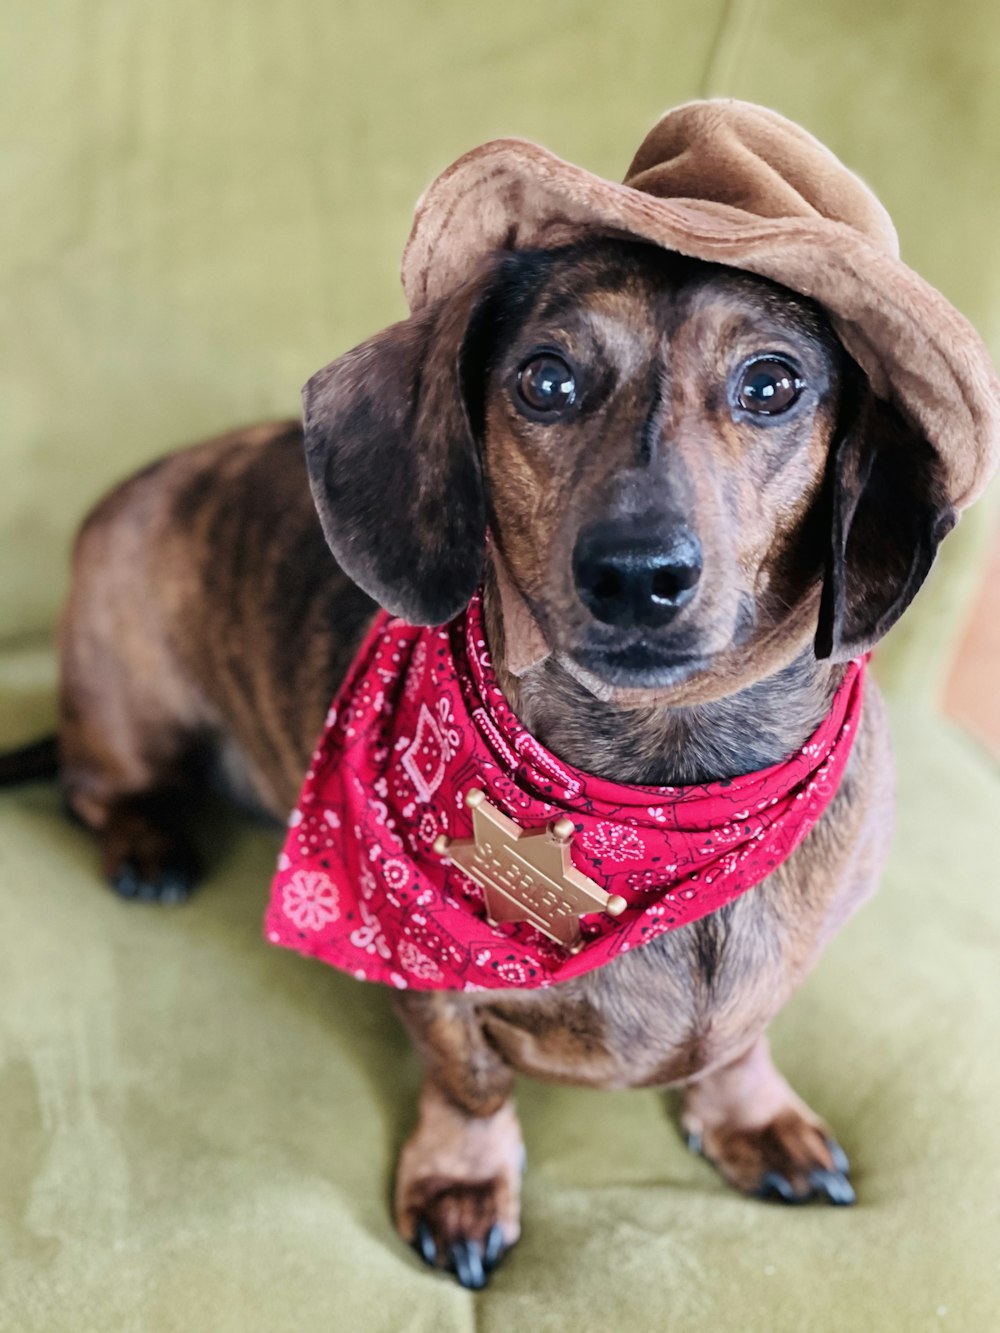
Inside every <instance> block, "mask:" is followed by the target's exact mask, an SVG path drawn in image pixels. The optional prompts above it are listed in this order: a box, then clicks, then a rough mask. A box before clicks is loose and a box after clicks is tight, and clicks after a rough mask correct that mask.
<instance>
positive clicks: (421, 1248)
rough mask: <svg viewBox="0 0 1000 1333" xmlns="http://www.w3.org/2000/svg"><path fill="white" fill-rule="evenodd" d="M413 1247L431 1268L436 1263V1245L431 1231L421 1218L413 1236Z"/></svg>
mask: <svg viewBox="0 0 1000 1333" xmlns="http://www.w3.org/2000/svg"><path fill="white" fill-rule="evenodd" d="M413 1248H414V1249H415V1250H416V1252H417V1254H419V1255H420V1257H421V1259H423V1261H424V1263H425V1264H428V1265H429V1266H430V1267H431V1268H433V1267H434V1265H435V1264H436V1263H437V1245H436V1244H435V1242H434V1234H433V1232H432V1231H431V1229H430V1227H429V1226H428V1225H427V1223H426V1222H425V1221H424V1220H423V1218H421V1219H420V1221H419V1222H418V1223H417V1234H416V1235H415V1236H414V1238H413Z"/></svg>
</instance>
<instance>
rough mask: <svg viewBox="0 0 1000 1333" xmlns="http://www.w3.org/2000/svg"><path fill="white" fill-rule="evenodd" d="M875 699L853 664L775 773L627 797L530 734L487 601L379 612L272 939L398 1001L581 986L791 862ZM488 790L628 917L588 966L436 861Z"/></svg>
mask: <svg viewBox="0 0 1000 1333" xmlns="http://www.w3.org/2000/svg"><path fill="white" fill-rule="evenodd" d="M863 685H864V663H863V662H851V663H850V664H849V665H848V667H847V670H846V674H845V676H844V679H843V681H842V683H841V685H840V686H839V688H838V690H837V693H836V696H835V698H834V701H833V704H832V707H831V709H830V712H829V713H828V715H827V716H826V717H825V718H824V719H823V721H822V722H821V724H820V725H819V727H818V728H817V730H816V732H815V734H814V735H813V736H812V737H811V738H810V739H809V740H808V741H807V742H806V744H805V745H803V746H802V748H801V749H799V750H797V751H796V752H795V753H794V754H792V755H791V756H789V757H788V758H787V759H785V760H783V761H782V762H781V763H778V764H775V765H773V766H772V767H770V768H766V769H762V770H761V771H760V772H758V773H750V774H748V775H746V776H745V777H738V778H733V779H732V780H730V781H726V782H714V783H707V784H702V785H696V786H687V787H643V786H624V785H621V784H619V783H615V782H609V781H607V780H606V779H604V778H598V777H593V776H591V775H589V774H586V773H581V772H579V771H578V770H576V769H574V768H571V767H569V765H567V764H564V763H563V762H562V761H561V760H559V759H557V758H556V756H555V755H553V754H551V753H550V752H549V751H548V750H546V749H545V748H544V746H542V745H540V744H539V742H538V741H537V740H535V738H534V737H533V736H532V735H531V734H530V733H529V732H528V731H526V730H525V728H524V727H523V726H522V725H521V723H520V722H519V721H518V719H517V718H516V716H515V715H514V713H513V712H512V710H511V708H510V706H509V705H508V703H507V701H506V699H505V698H504V696H503V693H502V691H501V690H500V687H499V685H498V684H497V681H496V678H495V676H494V674H493V670H492V666H491V663H490V657H489V652H488V650H487V647H486V640H485V636H484V633H483V625H482V606H481V600H480V597H479V595H478V594H477V596H476V597H475V598H473V600H472V602H471V603H470V605H469V607H468V609H467V610H466V611H465V612H464V613H463V614H462V615H460V616H458V617H457V618H456V619H455V620H453V621H452V622H451V623H450V624H448V625H445V626H443V627H440V628H421V627H417V626H413V625H409V624H407V623H406V622H405V621H402V620H399V619H397V618H395V617H391V616H389V615H387V614H386V613H384V612H383V613H381V614H379V615H378V616H377V617H376V619H375V621H374V623H373V625H372V627H371V629H370V631H369V633H368V635H367V637H366V639H365V642H364V644H363V645H362V647H361V649H360V651H359V653H358V655H357V657H356V658H355V661H354V663H353V665H352V667H351V670H350V672H349V673H348V676H347V678H346V679H345V681H344V683H343V685H342V687H341V689H340V691H339V692H338V695H337V698H336V699H335V701H334V704H333V706H332V708H331V709H330V712H329V715H328V716H327V720H326V727H325V730H324V733H323V736H322V738H321V740H320V743H319V746H318V748H317V750H316V753H315V754H314V756H313V759H312V762H311V764H310V767H309V771H308V773H307V774H306V779H305V785H304V786H303V788H302V794H301V796H300V798H299V803H298V805H297V807H296V809H295V810H294V811H293V813H292V816H291V819H290V820H289V825H288V832H287V836H286V839H285V844H284V849H283V851H282V853H281V856H280V858H279V861H278V870H277V874H276V875H275V879H274V883H273V887H272V892H271V902H270V906H269V909H268V913H267V920H266V926H265V929H266V933H267V937H268V939H270V940H271V941H272V942H273V943H275V944H280V945H284V946H285V947H287V948H291V949H297V950H298V951H299V952H300V953H303V954H307V955H311V956H312V957H315V958H319V959H321V960H322V961H323V962H325V963H330V964H331V965H332V966H334V967H339V968H341V969H343V970H344V971H347V972H350V973H351V974H352V975H354V976H355V977H358V978H359V979H361V980H364V981H379V982H386V983H389V984H391V985H393V986H397V987H400V988H406V987H412V988H415V989H418V990H480V989H491V990H492V989H504V988H511V987H514V988H529V989H530V988H533V987H543V986H549V985H551V984H552V983H553V982H557V981H566V980H568V979H569V978H571V977H575V976H579V975H580V974H581V973H584V972H587V971H590V970H591V969H592V968H595V967H600V966H602V965H603V964H604V963H608V962H610V961H611V960H612V959H613V958H615V957H617V956H618V955H619V954H621V953H624V952H625V951H626V950H629V949H634V948H637V947H639V946H640V945H643V944H646V943H648V942H649V941H650V940H652V939H655V938H656V937H657V936H658V935H661V934H663V933H664V932H665V931H668V930H677V929H678V928H679V927H681V926H686V925H689V924H690V923H691V922H692V921H697V920H698V919H699V918H700V917H703V916H706V915H707V914H708V913H709V912H714V911H716V910H717V909H718V908H720V907H722V906H724V905H725V904H726V903H730V902H732V901H733V900H734V899H735V898H738V897H739V896H740V895H741V894H743V893H746V892H747V891H748V890H749V889H752V888H753V887H754V886H755V885H756V884H759V883H760V881H761V880H763V879H764V878H766V876H767V875H769V874H770V873H771V872H772V871H773V870H774V869H775V868H776V867H777V866H779V865H780V864H781V863H782V862H783V861H784V860H785V859H786V858H787V857H788V856H790V855H791V853H792V852H793V851H794V850H795V848H796V847H798V845H799V844H800V843H801V842H802V840H803V839H804V838H805V836H806V835H807V834H808V832H809V831H810V829H811V828H812V827H813V826H814V825H815V823H816V821H817V820H818V819H819V817H820V816H821V815H822V813H823V811H824V810H825V809H826V807H827V805H828V804H829V802H830V800H831V799H832V797H833V795H834V792H835V791H836V790H837V786H838V784H839V782H840V779H841V776H842V775H843V772H844V769H845V767H846V765H847V761H848V758H849V755H850V751H851V745H852V742H853V739H854V735H855V732H856V730H857V725H858V720H859V718H860V714H861V704H862V693H863ZM475 788H477V789H479V790H480V791H482V792H483V793H484V794H485V797H486V799H487V800H488V802H489V803H490V804H491V805H492V806H494V807H496V808H497V809H498V810H500V811H501V812H502V813H503V814H504V815H506V816H508V817H509V819H511V820H513V821H514V823H515V824H516V825H517V826H518V827H519V828H520V829H522V830H526V831H528V832H529V833H533V832H536V831H538V830H543V829H545V828H546V827H551V826H552V825H553V823H554V822H555V821H558V820H560V819H563V818H568V819H570V820H572V823H573V827H574V829H575V832H574V834H573V836H572V839H571V842H570V856H571V859H572V865H573V866H574V867H575V868H576V869H577V870H578V871H581V872H582V873H583V874H584V875H586V876H588V877H589V878H590V879H592V880H594V881H596V883H597V884H598V885H599V886H601V887H602V888H604V889H606V890H607V892H608V893H610V894H615V895H618V896H620V897H621V898H622V899H624V900H625V904H626V906H625V908H624V910H623V911H621V913H620V915H618V916H616V917H614V918H612V917H611V916H610V915H608V914H607V913H606V912H603V911H595V912H592V913H590V914H589V915H586V916H583V917H582V919H581V930H582V941H581V947H579V949H578V951H576V952H571V951H570V950H569V949H567V948H566V947H564V946H563V945H560V944H559V943H557V942H555V941H553V940H551V939H549V938H548V937H547V936H546V935H544V934H543V933H542V932H541V931H540V930H538V929H537V928H536V927H535V926H533V925H531V924H529V923H528V922H526V921H515V922H510V921H507V922H505V923H504V924H500V925H493V924H491V923H490V921H489V920H488V919H487V914H486V910H485V902H484V893H483V890H482V889H481V888H480V887H479V885H478V884H476V883H474V882H473V880H471V879H470V878H468V877H467V876H466V875H465V874H464V873H463V872H462V870H461V869H460V868H459V866H458V865H457V864H455V863H454V862H453V861H451V860H450V859H449V858H448V855H447V852H442V850H441V848H442V841H441V835H445V837H446V838H448V839H452V840H455V839H468V838H470V837H471V835H472V831H473V822H472V812H471V811H470V810H469V809H468V807H467V805H466V802H465V797H466V795H467V793H468V792H469V791H470V790H472V789H475ZM567 827H568V826H567ZM435 844H437V848H435ZM618 906H619V907H620V906H621V904H618Z"/></svg>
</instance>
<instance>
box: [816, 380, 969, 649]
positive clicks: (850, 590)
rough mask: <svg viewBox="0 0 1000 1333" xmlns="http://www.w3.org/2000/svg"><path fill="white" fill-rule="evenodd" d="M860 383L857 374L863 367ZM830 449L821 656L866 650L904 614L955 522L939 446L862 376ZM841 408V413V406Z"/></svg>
mask: <svg viewBox="0 0 1000 1333" xmlns="http://www.w3.org/2000/svg"><path fill="white" fill-rule="evenodd" d="M858 379H859V381H860V379H861V376H860V372H859V375H858ZM847 397H848V400H849V402H850V403H851V406H850V409H849V417H850V419H849V420H848V421H847V422H846V424H845V425H844V427H843V429H842V430H841V431H840V433H839V438H838V439H837V441H836V443H835V445H834V448H833V450H832V452H831V456H830V465H829V473H828V478H827V495H828V501H829V524H830V545H829V548H828V552H827V560H826V571H825V576H824V579H823V592H822V598H821V601H820V612H819V624H818V627H817V631H816V656H817V657H820V658H830V659H831V660H833V661H835V662H845V661H847V660H848V659H849V658H852V657H857V656H858V655H859V654H861V653H863V652H866V651H867V650H868V649H869V648H871V647H872V646H873V645H874V644H875V643H877V642H878V640H879V639H881V638H882V636H883V635H884V634H886V633H887V632H888V631H889V630H890V629H891V628H892V626H893V625H894V624H895V623H896V621H897V620H898V619H899V617H900V616H901V615H902V614H903V612H904V611H905V610H906V608H907V607H908V606H909V604H910V602H911V601H912V600H913V598H914V596H915V595H916V593H917V591H918V589H919V588H920V585H921V584H922V583H923V581H924V579H925V578H926V577H927V575H928V573H929V572H930V568H931V565H932V564H933V563H934V557H935V555H936V554H937V548H938V546H939V544H940V543H941V541H942V540H943V539H944V538H945V537H946V536H947V535H948V533H949V532H950V531H951V529H952V528H953V527H954V525H955V520H956V513H955V509H954V507H953V506H952V504H951V503H950V501H949V499H948V493H947V488H946V485H945V481H944V469H943V467H942V465H941V461H940V459H939V457H938V455H937V453H936V452H935V450H934V449H933V447H932V446H931V445H930V444H929V443H928V441H927V440H926V439H924V437H923V435H921V434H920V432H919V431H918V430H917V429H916V428H915V427H912V426H910V425H908V424H907V423H906V422H905V421H904V420H903V418H902V417H901V416H900V414H899V413H898V412H897V411H896V409H895V408H894V407H893V406H892V405H891V404H889V403H887V402H884V401H883V400H882V399H879V398H876V397H875V395H874V394H873V393H872V391H871V389H870V388H869V387H868V385H867V381H864V385H863V387H862V385H861V384H860V383H856V384H854V385H853V386H849V388H848V393H847ZM842 415H844V414H842Z"/></svg>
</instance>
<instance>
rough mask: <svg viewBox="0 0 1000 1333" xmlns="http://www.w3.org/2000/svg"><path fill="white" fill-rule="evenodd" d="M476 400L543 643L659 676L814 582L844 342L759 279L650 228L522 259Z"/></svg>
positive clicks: (613, 670) (659, 683)
mask: <svg viewBox="0 0 1000 1333" xmlns="http://www.w3.org/2000/svg"><path fill="white" fill-rule="evenodd" d="M519 270H520V271H519V272H518V274H517V280H516V281H515V282H513V283H511V282H508V283H507V284H506V286H504V287H501V289H500V294H499V296H498V297H497V298H496V300H495V303H494V310H493V316H494V320H495V324H496V333H495V337H494V343H493V347H492V348H491V349H490V355H489V357H488V369H487V372H486V375H485V385H484V388H483V399H482V409H481V411H482V419H483V427H484V429H483V430H482V441H483V443H482V449H483V459H484V466H485V472H486V480H487V487H486V490H487V496H488V503H489V507H490V524H491V527H492V529H493V533H494V536H495V538H496V541H497V544H498V546H499V548H500V551H501V552H502V555H503V558H504V560H505V562H506V564H507V567H508V570H509V572H510V574H511V576H512V578H513V580H514V583H515V584H516V586H517V587H518V589H519V590H520V592H521V593H522V595H523V597H524V598H525V600H526V601H527V603H528V605H529V607H530V609H531V611H532V613H533V615H534V617H535V619H536V620H537V622H538V624H539V626H540V627H541V629H542V631H543V634H544V637H545V639H546V641H547V642H548V644H549V645H550V646H551V647H552V648H553V649H554V650H555V651H557V652H558V653H560V654H561V655H563V656H565V657H568V658H570V659H571V660H572V661H573V662H575V663H576V664H577V665H578V666H580V667H583V668H584V669H585V670H586V671H588V672H589V673H591V674H592V675H593V676H595V677H597V678H598V679H599V680H602V681H604V682H607V683H609V684H612V685H618V686H631V687H636V686H638V687H642V686H653V687H657V688H662V687H663V686H665V685H670V684H673V683H675V682H677V681H680V680H683V679H686V678H687V677H689V676H691V675H693V674H695V673H697V672H699V671H702V670H704V669H705V667H706V665H708V664H709V663H711V662H713V661H718V659H719V657H720V655H721V654H724V653H726V651H727V650H729V649H731V648H733V647H734V646H735V647H741V648H744V649H747V648H749V649H751V650H752V645H753V643H754V640H755V639H756V638H760V637H763V636H767V635H770V634H772V633H773V632H774V631H775V629H776V627H778V626H780V625H782V624H783V623H784V621H785V620H786V619H787V615H788V611H789V608H790V607H791V606H793V605H795V604H797V603H798V602H799V601H800V600H801V598H802V597H803V595H804V593H805V592H806V590H807V589H808V587H809V586H810V585H812V586H815V587H818V584H819V576H820V572H821V569H822V563H823V554H824V548H823V545H822V543H821V541H820V539H819V534H818V532H817V524H816V522H815V520H814V511H815V508H816V504H817V500H818V497H819V495H820V493H821V490H822V486H823V478H824V472H825V468H826V460H827V456H828V453H829V446H830V442H831V440H832V438H833V436H834V432H835V427H836V421H837V411H838V405H839V396H840V385H841V378H842V369H843V362H844V356H843V353H842V351H841V348H840V345H839V343H838V342H837V340H836V338H835V337H834V336H833V334H832V332H831V330H830V329H829V327H828V325H827V323H826V321H825V319H824V318H823V317H822V315H821V314H820V312H819V311H818V310H817V309H816V308H815V307H813V306H812V305H810V304H809V303H808V302H806V301H804V300H801V299H798V298H796V297H794V296H792V295H791V294H790V293H786V292H781V291H779V290H778V289H777V288H775V287H773V286H772V285H771V284H768V283H765V282H763V281H761V280H759V279H755V278H751V277H749V276H746V275H742V274H737V273H734V272H732V271H731V270H726V269H719V268H714V267H711V266H709V265H705V264H700V263H698V262H696V261H691V260H683V259H681V258H679V257H677V256H673V255H670V254H667V253H666V252H662V251H656V250H654V249H652V248H650V247H644V246H626V245H622V244H620V243H619V244H613V243H612V244H608V245H604V246H601V247H596V248H595V247H587V248H586V249H584V250H583V252H582V253H579V252H577V253H570V254H567V255H564V256H561V257H560V258H558V259H556V260H553V259H551V258H550V257H547V256H538V257H535V259H534V260H533V261H527V262H525V261H522V263H521V264H520V265H519Z"/></svg>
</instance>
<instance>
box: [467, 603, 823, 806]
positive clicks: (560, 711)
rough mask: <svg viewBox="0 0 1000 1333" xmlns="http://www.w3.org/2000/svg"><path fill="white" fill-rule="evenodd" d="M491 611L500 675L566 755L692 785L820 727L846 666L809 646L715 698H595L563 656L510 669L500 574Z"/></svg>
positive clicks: (578, 763)
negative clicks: (628, 704)
mask: <svg viewBox="0 0 1000 1333" xmlns="http://www.w3.org/2000/svg"><path fill="white" fill-rule="evenodd" d="M483 617H484V626H485V630H486V638H487V642H488V643H489V646H490V651H491V656H492V658H493V665H494V669H495V671H496V675H497V680H498V683H499V685H500V688H501V689H502V690H503V692H504V695H505V696H506V698H507V701H508V703H509V704H510V706H511V707H512V708H513V710H514V712H515V713H516V714H517V716H518V717H519V718H520V720H521V722H522V723H523V724H524V726H526V727H527V728H528V730H529V731H530V732H531V733H532V734H533V735H534V736H536V737H537V738H538V740H539V741H541V743H542V744H543V745H545V746H546V747H547V748H548V749H549V750H551V751H552V752H553V754H555V755H557V756H558V757H559V758H560V759H562V760H563V761H564V762H565V763H568V764H572V765H573V766H574V767H575V768H578V769H581V770H582V771H584V772H587V773H593V774H594V775H596V776H598V777H603V778H608V779H610V780H612V781H617V782H626V783H638V784H641V785H644V786H685V785H688V784H691V783H700V782H717V781H721V780H723V779H726V778H734V777H739V776H741V775H742V774H744V773H752V772H755V771H757V770H758V769H761V768H767V767H768V766H769V765H771V764H775V763H778V762H779V761H780V760H782V759H784V758H786V757H787V756H788V755H789V754H791V753H792V752H793V751H795V750H796V749H797V748H798V747H799V746H801V745H802V744H803V743H804V742H805V741H806V740H808V738H809V736H811V735H812V733H813V732H814V731H815V730H816V728H817V727H818V726H819V723H820V722H821V721H822V719H823V717H824V716H825V715H826V713H827V712H828V711H829V709H830V705H831V703H832V700H833V696H834V693H835V692H836V688H837V684H838V683H839V680H840V678H841V676H842V674H843V672H842V669H837V668H831V667H829V666H828V665H827V664H825V663H822V662H818V661H817V660H816V658H815V657H814V655H813V654H812V652H805V653H803V654H802V655H801V656H800V657H798V658H797V659H796V660H795V661H794V662H792V663H791V664H790V665H789V666H787V667H785V668H784V669H783V670H781V671H779V672H777V673H775V674H774V675H772V676H770V677H768V678H767V679H765V680H761V681H757V682H755V683H754V684H752V685H750V686H748V687H747V688H746V689H744V690H741V691H739V693H737V694H731V695H728V696H726V697H725V698H723V699H719V700H717V701H715V702H713V703H706V704H699V705H697V706H694V707H671V706H668V705H664V704H655V705H652V706H650V707H648V708H622V707H620V706H619V705H616V704H614V703H608V702H605V701H603V700H601V699H598V698H596V697H595V695H594V694H592V693H591V692H590V691H589V690H588V689H587V687H586V686H585V685H584V684H582V683H581V682H580V681H578V680H577V679H575V678H574V677H573V676H571V675H570V673H569V672H568V671H567V670H566V669H565V668H564V667H563V666H561V665H560V663H559V661H558V660H557V658H556V657H554V656H550V657H546V658H545V659H544V660H543V661H540V662H539V663H538V664H537V665H535V666H533V667H531V668H530V670H528V671H526V672H525V673H524V674H523V675H521V676H516V675H514V674H513V673H512V672H511V671H510V670H508V669H507V667H506V666H505V663H504V650H503V644H504V634H503V615H502V611H501V604H500V598H499V596H498V594H497V591H496V587H495V584H494V582H493V580H492V579H488V580H487V583H486V587H485V589H484V597H483Z"/></svg>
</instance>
